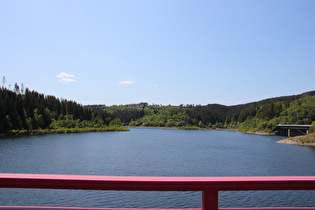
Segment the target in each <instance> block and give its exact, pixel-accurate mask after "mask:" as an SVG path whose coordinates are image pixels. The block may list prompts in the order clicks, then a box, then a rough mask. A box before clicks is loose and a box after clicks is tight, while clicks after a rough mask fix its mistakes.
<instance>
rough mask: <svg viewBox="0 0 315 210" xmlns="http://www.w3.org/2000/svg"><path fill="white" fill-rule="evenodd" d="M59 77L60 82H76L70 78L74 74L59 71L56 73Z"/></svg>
mask: <svg viewBox="0 0 315 210" xmlns="http://www.w3.org/2000/svg"><path fill="white" fill-rule="evenodd" d="M56 76H57V77H58V78H60V79H59V82H61V83H64V84H66V83H69V82H76V80H74V79H71V78H72V77H74V74H67V73H65V72H61V73H60V74H57V75H56Z"/></svg>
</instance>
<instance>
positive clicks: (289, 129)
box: [277, 124, 311, 137]
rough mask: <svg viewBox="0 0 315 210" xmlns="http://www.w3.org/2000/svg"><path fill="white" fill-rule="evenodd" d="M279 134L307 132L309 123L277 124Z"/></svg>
mask: <svg viewBox="0 0 315 210" xmlns="http://www.w3.org/2000/svg"><path fill="white" fill-rule="evenodd" d="M277 127H278V130H279V134H280V135H281V136H289V137H290V136H299V135H306V134H308V133H309V130H310V128H311V125H281V124H278V125H277Z"/></svg>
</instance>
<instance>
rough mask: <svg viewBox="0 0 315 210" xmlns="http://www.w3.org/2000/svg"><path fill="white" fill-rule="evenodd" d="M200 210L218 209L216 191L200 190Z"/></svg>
mask: <svg viewBox="0 0 315 210" xmlns="http://www.w3.org/2000/svg"><path fill="white" fill-rule="evenodd" d="M202 210H218V191H214V190H211V191H202Z"/></svg>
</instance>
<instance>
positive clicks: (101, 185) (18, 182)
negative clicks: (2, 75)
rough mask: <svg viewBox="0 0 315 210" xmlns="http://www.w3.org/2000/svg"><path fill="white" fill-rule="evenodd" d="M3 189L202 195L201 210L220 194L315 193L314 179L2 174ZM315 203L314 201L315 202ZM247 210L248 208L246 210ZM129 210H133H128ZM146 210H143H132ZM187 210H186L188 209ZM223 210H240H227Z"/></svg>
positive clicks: (213, 207)
mask: <svg viewBox="0 0 315 210" xmlns="http://www.w3.org/2000/svg"><path fill="white" fill-rule="evenodd" d="M0 188H39V189H74V190H127V191H201V192H202V205H201V206H202V207H201V209H194V210H218V192H219V191H249V190H315V176H273V177H264V176H262V177H123V176H82V175H44V174H5V173H2V174H1V173H0ZM314 199H315V198H314ZM243 209H245V208H243ZM263 209H265V210H271V209H277V210H280V209H281V210H282V209H285V210H297V209H303V210H315V207H304V208H303V207H286V208H281V207H278V208H247V209H246V210H263ZM0 210H124V209H118V208H115V209H108V208H97V209H96V208H73V207H34V206H0ZM129 210H130V209H129ZM133 210H144V209H133ZM160 210H161V209H160ZM172 210H175V209H172ZM176 210H184V209H176ZM186 210H187V209H186ZM223 210H241V209H240V208H238V209H237V208H231V209H228V208H225V209H223Z"/></svg>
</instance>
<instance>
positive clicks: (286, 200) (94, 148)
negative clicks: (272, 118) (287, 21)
mask: <svg viewBox="0 0 315 210" xmlns="http://www.w3.org/2000/svg"><path fill="white" fill-rule="evenodd" d="M281 138H282V137H279V136H257V135H249V134H244V133H240V132H235V131H213V130H212V131H200V130H198V131H196V130H192V131H191V130H190V131H188V130H163V129H136V128H133V129H131V131H130V132H103V133H83V134H65V135H63V134H59V135H45V136H29V137H6V138H0V173H35V174H78V175H104V176H315V148H314V147H304V146H293V145H285V144H278V143H276V142H277V141H278V140H280V139H281ZM0 205H1V206H9V205H10V206H17V205H21V206H63V207H71V206H75V207H108V208H110V207H124V208H200V207H201V193H200V192H125V191H84V190H41V189H0ZM271 206H273V207H283V206H286V207H289V206H296V207H298V206H305V207H314V206H315V191H247V192H220V193H219V207H271Z"/></svg>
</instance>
